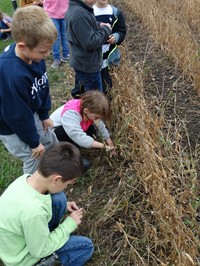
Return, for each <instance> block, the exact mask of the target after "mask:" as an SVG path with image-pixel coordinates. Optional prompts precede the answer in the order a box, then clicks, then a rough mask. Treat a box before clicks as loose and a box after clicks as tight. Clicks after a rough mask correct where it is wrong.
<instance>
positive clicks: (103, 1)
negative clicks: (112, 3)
mask: <svg viewBox="0 0 200 266" xmlns="http://www.w3.org/2000/svg"><path fill="white" fill-rule="evenodd" d="M96 2H97V3H98V4H101V5H105V4H107V3H108V0H97V1H96Z"/></svg>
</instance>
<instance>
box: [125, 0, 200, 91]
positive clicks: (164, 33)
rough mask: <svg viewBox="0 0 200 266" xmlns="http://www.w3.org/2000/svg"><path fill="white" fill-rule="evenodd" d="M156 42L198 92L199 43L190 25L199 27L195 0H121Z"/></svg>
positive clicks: (198, 7)
mask: <svg viewBox="0 0 200 266" xmlns="http://www.w3.org/2000/svg"><path fill="white" fill-rule="evenodd" d="M125 2H126V5H127V6H128V7H129V8H130V9H131V10H132V12H134V13H136V14H137V15H138V16H139V17H140V18H141V20H142V21H143V23H144V25H146V26H147V27H148V29H149V31H150V33H151V34H152V35H153V36H154V38H155V39H156V40H157V42H158V43H159V44H160V45H161V46H163V48H164V49H165V50H166V51H167V53H168V54H169V55H171V56H172V57H173V58H174V60H175V62H176V63H177V65H178V66H179V67H180V68H181V69H182V71H183V73H185V74H187V75H188V77H190V78H191V79H192V80H193V82H194V85H195V86H196V88H197V90H198V92H199V93H200V75H199V69H200V61H199V45H198V42H197V39H196V38H195V34H194V32H193V31H192V28H194V27H196V28H197V27H199V25H200V18H199V12H198V11H199V10H200V2H199V1H197V0H196V1H195V0H179V1H173V0H170V1H165V0H159V1H157V0H145V1H136V0H125Z"/></svg>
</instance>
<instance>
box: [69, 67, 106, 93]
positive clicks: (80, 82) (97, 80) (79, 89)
mask: <svg viewBox="0 0 200 266" xmlns="http://www.w3.org/2000/svg"><path fill="white" fill-rule="evenodd" d="M74 70H75V87H74V88H73V89H72V92H71V94H72V96H73V97H76V96H77V95H81V94H82V93H84V92H85V91H89V90H99V91H103V88H102V79H101V72H100V71H98V72H94V73H85V72H82V71H79V70H76V69H74Z"/></svg>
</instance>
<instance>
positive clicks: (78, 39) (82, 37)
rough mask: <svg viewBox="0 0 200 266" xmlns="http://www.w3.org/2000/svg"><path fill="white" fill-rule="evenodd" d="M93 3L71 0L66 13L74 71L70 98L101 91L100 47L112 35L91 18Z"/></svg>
mask: <svg viewBox="0 0 200 266" xmlns="http://www.w3.org/2000/svg"><path fill="white" fill-rule="evenodd" d="M95 2H96V0H84V1H83V0H70V1H69V8H68V10H67V13H66V21H67V25H68V29H67V40H68V42H69V44H70V66H71V67H73V68H74V70H75V87H74V89H73V90H72V96H73V97H77V95H80V92H81V88H83V90H84V91H87V90H91V89H94V88H95V89H97V90H99V91H102V81H101V73H100V70H101V66H102V45H103V44H104V43H105V42H106V40H107V39H108V37H109V35H110V34H111V27H110V24H109V23H97V21H96V19H95V16H94V14H93V8H92V6H93V4H94V3H95Z"/></svg>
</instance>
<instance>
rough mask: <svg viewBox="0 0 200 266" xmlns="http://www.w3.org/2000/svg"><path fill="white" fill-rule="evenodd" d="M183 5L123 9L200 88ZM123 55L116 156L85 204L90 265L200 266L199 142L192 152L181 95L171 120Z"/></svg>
mask: <svg viewBox="0 0 200 266" xmlns="http://www.w3.org/2000/svg"><path fill="white" fill-rule="evenodd" d="M115 2H116V1H115ZM178 4H181V2H175V3H174V2H172V1H170V2H166V1H154V0H152V1H148V0H147V1H127V2H126V5H127V6H128V7H129V9H130V7H131V9H132V11H134V12H136V13H137V15H140V18H141V20H142V22H143V23H144V25H148V29H149V31H150V32H151V33H152V34H153V35H154V37H155V39H156V41H157V43H159V44H160V46H161V47H162V48H164V50H165V51H167V53H168V54H169V55H170V56H172V58H173V59H174V61H175V64H177V66H179V67H180V68H182V71H183V75H184V74H187V76H188V77H190V78H191V79H192V80H193V81H194V83H195V85H196V87H197V89H198V82H199V81H198V79H199V77H198V76H197V75H196V74H195V73H197V69H199V61H198V56H197V54H198V44H197V42H196V40H195V38H194V35H193V34H192V31H191V30H190V28H189V27H188V25H187V24H186V21H185V20H184V21H183V18H182V13H181V14H180V12H179V16H177V14H178V11H180V10H179V8H178ZM185 10H186V9H185ZM173 11H174V13H173ZM181 12H183V11H181ZM187 21H189V16H188V18H187ZM180 22H181V24H180ZM193 27H194V25H193ZM125 48H126V47H124V49H123V59H124V60H123V62H122V64H121V66H120V68H119V69H118V70H117V69H116V70H114V72H113V79H114V88H113V91H112V97H113V101H112V108H113V121H112V123H113V125H114V126H112V125H111V126H110V127H111V129H112V130H113V135H114V141H115V143H116V146H117V154H118V155H117V157H116V158H114V159H110V158H109V157H108V156H106V155H105V154H98V156H97V157H98V158H97V159H96V160H95V162H94V167H93V168H92V169H91V171H90V177H91V178H92V179H90V181H89V182H88V183H87V182H86V183H85V186H86V188H87V190H86V191H85V192H83V197H82V199H80V202H81V203H83V204H84V205H86V206H87V213H88V214H87V215H86V223H85V224H84V225H83V228H84V229H85V230H86V231H87V232H90V235H91V237H92V239H93V240H94V242H95V245H96V253H95V255H94V257H93V259H92V261H91V262H90V263H89V265H120V266H121V265H131V266H132V265H139V266H140V265H145V266H147V265H148V266H149V265H152V266H154V265H163V266H164V265H177V266H190V265H200V262H199V257H200V247H199V243H200V242H199V224H198V222H197V221H196V216H197V209H198V207H199V206H200V203H199V182H198V179H197V168H198V162H199V148H198V143H197V146H195V147H194V148H192V147H191V144H190V136H189V133H188V129H187V126H186V121H184V120H183V119H181V117H180V116H178V115H177V112H178V108H177V106H176V101H177V97H178V92H177V91H176V90H174V91H171V93H172V97H173V107H172V108H171V109H170V111H171V112H172V117H171V120H170V121H169V120H168V118H167V117H166V109H167V108H168V106H167V103H165V105H164V104H163V102H162V101H163V98H162V97H161V98H160V99H156V100H152V99H148V100H147V98H146V96H145V90H144V84H143V81H144V80H143V77H144V68H143V69H139V71H138V68H137V70H136V68H134V66H133V64H132V62H130V61H129V60H128V57H129V56H128V55H127V51H126V49H125ZM133 52H134V51H133ZM147 53H148V51H147ZM143 67H144V66H143ZM179 79H180V77H178V78H177V80H175V81H174V84H176V83H178V82H179ZM174 84H173V86H175V85H174ZM158 89H160V88H158ZM155 103H157V106H156V104H155ZM158 108H159V110H158ZM165 108H166V109H165ZM168 111H169V110H168ZM197 112H198V110H197ZM185 136H186V138H185ZM183 139H186V141H183ZM86 178H88V177H87V176H86ZM83 228H82V229H83Z"/></svg>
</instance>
